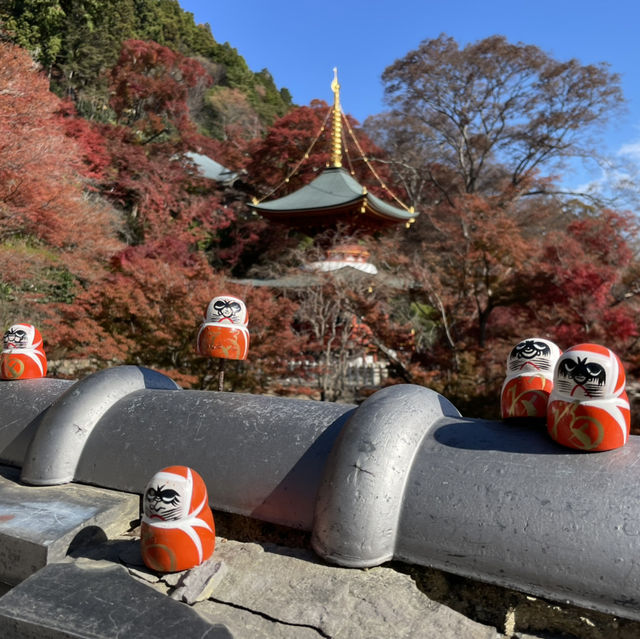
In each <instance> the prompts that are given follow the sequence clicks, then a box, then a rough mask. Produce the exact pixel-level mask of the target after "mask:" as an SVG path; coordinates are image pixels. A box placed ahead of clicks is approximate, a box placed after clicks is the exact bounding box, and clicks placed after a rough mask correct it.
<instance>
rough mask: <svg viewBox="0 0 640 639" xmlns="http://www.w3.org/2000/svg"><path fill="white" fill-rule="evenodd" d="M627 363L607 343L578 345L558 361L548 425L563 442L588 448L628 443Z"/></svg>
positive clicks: (548, 413) (556, 439)
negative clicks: (624, 363)
mask: <svg viewBox="0 0 640 639" xmlns="http://www.w3.org/2000/svg"><path fill="white" fill-rule="evenodd" d="M625 382H626V378H625V374H624V368H623V367H622V362H621V361H620V359H619V358H618V356H617V355H616V354H615V353H614V352H613V351H611V350H609V349H608V348H605V347H604V346H599V345H597V344H578V345H576V346H572V347H571V348H570V349H569V350H567V351H565V352H564V353H563V354H562V356H561V357H560V359H559V360H558V363H557V364H556V369H555V374H554V382H553V391H552V393H551V397H550V398H549V407H548V410H547V428H548V430H549V434H550V435H551V437H552V438H553V439H554V440H555V441H557V442H558V443H559V444H562V445H564V446H569V447H570V448H577V449H579V450H584V451H601V450H611V449H613V448H620V447H621V446H624V445H625V444H626V442H627V439H628V437H629V429H630V421H631V420H630V411H629V399H628V397H627V393H626V391H625Z"/></svg>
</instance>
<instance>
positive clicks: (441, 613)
mask: <svg viewBox="0 0 640 639" xmlns="http://www.w3.org/2000/svg"><path fill="white" fill-rule="evenodd" d="M215 556H216V558H217V560H219V561H220V560H221V561H224V563H225V564H227V566H228V569H227V573H226V575H225V577H224V579H222V581H221V582H220V583H219V584H218V586H217V588H216V589H215V591H214V592H213V594H212V595H211V600H210V601H206V602H202V603H200V604H197V605H196V610H197V611H198V612H199V613H200V614H201V615H202V616H204V617H205V618H209V619H211V620H213V619H216V620H217V622H218V623H224V624H225V625H226V626H227V627H228V628H229V630H230V631H231V632H232V633H233V634H234V636H237V637H264V638H265V639H266V638H267V637H268V638H276V639H279V638H281V637H282V638H285V637H302V638H305V637H316V638H317V637H336V638H344V639H347V638H351V637H353V638H354V639H355V638H356V637H357V638H360V637H384V636H387V637H417V636H434V637H442V638H443V639H446V638H448V637H451V638H452V639H453V638H454V637H455V638H459V637H465V638H468V639H476V638H477V639H493V638H494V637H496V630H495V628H492V627H488V626H484V625H482V624H479V623H476V622H474V621H472V620H470V619H467V618H466V617H464V616H463V615H461V614H460V613H458V612H456V611H454V610H451V609H450V608H447V607H446V606H444V605H442V604H440V603H437V602H435V601H433V600H431V599H429V598H428V597H427V596H426V595H424V594H423V593H421V592H420V591H419V590H418V588H417V586H416V584H415V582H414V581H413V579H411V577H409V576H408V575H406V574H402V573H399V572H396V571H394V570H392V569H390V568H386V567H377V568H372V569H369V570H354V569H348V568H339V567H336V566H328V565H326V564H323V563H321V562H319V561H318V559H317V558H316V556H315V555H314V554H313V553H311V552H310V551H307V550H304V549H292V548H284V547H281V546H276V545H273V544H263V545H259V544H252V543H238V542H234V541H225V542H224V543H220V544H219V545H218V546H216V551H215ZM425 632H426V635H425Z"/></svg>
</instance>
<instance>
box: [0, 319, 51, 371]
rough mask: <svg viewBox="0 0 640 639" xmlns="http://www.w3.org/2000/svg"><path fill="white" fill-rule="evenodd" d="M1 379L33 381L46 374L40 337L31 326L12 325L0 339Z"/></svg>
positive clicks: (45, 362)
mask: <svg viewBox="0 0 640 639" xmlns="http://www.w3.org/2000/svg"><path fill="white" fill-rule="evenodd" d="M2 342H3V346H2V353H1V354H0V360H1V362H0V378H1V379H33V378H37V377H44V376H45V375H46V374H47V357H46V355H45V354H44V349H43V347H42V335H40V331H39V330H38V329H37V328H36V327H35V326H33V325H32V324H14V325H13V326H11V327H10V328H9V329H8V330H7V332H6V333H5V334H4V337H3V338H2Z"/></svg>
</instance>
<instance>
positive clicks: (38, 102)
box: [0, 42, 120, 340]
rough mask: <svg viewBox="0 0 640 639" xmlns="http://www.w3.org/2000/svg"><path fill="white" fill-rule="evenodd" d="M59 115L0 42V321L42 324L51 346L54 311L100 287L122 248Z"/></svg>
mask: <svg viewBox="0 0 640 639" xmlns="http://www.w3.org/2000/svg"><path fill="white" fill-rule="evenodd" d="M64 113H65V109H64V106H63V105H62V103H61V101H60V100H59V99H58V98H57V97H56V96H54V95H53V94H52V93H50V92H49V89H48V81H47V78H46V77H45V76H44V75H43V74H42V73H41V71H40V70H39V69H38V67H37V66H36V65H35V63H34V62H33V60H32V59H31V57H30V56H29V54H28V53H27V52H26V51H24V50H23V49H20V48H18V47H16V46H13V45H11V44H8V43H6V42H0V264H1V267H2V273H3V278H2V279H3V285H2V302H3V304H2V319H3V322H4V323H5V324H6V323H7V322H9V321H26V320H28V319H31V320H32V321H33V322H35V323H39V322H42V321H45V320H46V322H47V323H46V326H43V327H42V328H43V331H42V332H43V334H44V335H45V339H48V340H52V339H53V336H52V334H53V333H54V332H55V331H56V330H57V327H58V326H59V322H60V318H59V316H57V314H56V312H55V308H56V305H57V304H59V303H63V302H66V303H71V302H73V300H74V298H75V295H76V293H77V292H78V291H79V290H81V289H82V288H83V287H86V286H90V285H91V283H92V282H94V281H96V280H97V279H99V278H100V276H101V272H102V269H103V268H104V266H105V264H106V261H107V260H108V259H109V257H110V255H111V254H113V252H114V251H117V250H118V249H119V247H120V242H119V241H118V239H117V237H116V234H117V231H118V228H119V220H118V218H117V216H116V215H115V213H114V211H113V210H112V209H111V208H110V207H109V206H108V205H107V204H106V203H105V202H103V201H99V200H98V199H97V198H95V197H92V196H90V195H88V194H87V192H86V191H85V188H84V182H83V180H82V179H81V174H82V173H83V171H84V168H85V167H84V165H83V163H82V161H81V156H82V150H81V146H79V144H78V142H77V140H75V139H73V137H70V136H69V135H67V128H66V123H65V118H66V115H64ZM45 329H46V330H45Z"/></svg>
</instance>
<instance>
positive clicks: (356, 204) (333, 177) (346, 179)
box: [249, 69, 416, 231]
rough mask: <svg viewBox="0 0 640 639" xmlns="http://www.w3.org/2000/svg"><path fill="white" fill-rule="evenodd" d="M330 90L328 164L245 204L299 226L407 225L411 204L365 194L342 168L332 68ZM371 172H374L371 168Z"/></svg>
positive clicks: (375, 227) (339, 120) (274, 219)
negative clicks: (298, 183) (295, 184)
mask: <svg viewBox="0 0 640 639" xmlns="http://www.w3.org/2000/svg"><path fill="white" fill-rule="evenodd" d="M331 89H332V91H333V95H334V104H333V108H332V109H333V114H332V115H333V128H332V157H331V166H330V167H328V168H326V169H325V170H324V171H322V173H321V174H320V175H319V176H318V177H317V178H316V179H315V180H313V181H312V182H310V183H309V184H307V185H306V186H303V187H302V188H300V189H298V190H297V191H294V192H293V193H290V194H288V195H285V196H284V197H281V198H278V199H275V200H269V201H267V202H262V201H258V200H254V202H253V203H252V204H249V206H250V207H251V208H252V209H253V210H254V211H256V212H257V213H259V214H260V215H261V216H263V217H265V218H266V219H268V220H270V221H272V222H279V223H282V224H285V225H287V226H291V227H296V228H300V229H319V228H327V227H335V226H337V225H338V224H343V225H345V226H347V227H349V228H351V229H357V230H366V231H376V230H380V229H383V228H386V227H390V226H394V225H396V224H401V223H404V224H405V225H406V226H407V227H408V226H410V225H411V224H412V223H413V222H414V221H415V216H416V213H415V212H414V211H413V208H412V207H404V205H403V208H399V207H397V206H393V205H391V204H388V203H387V202H384V201H383V200H381V199H380V198H378V197H376V196H375V195H372V194H371V193H369V192H368V191H367V188H366V187H364V186H362V185H360V184H359V183H358V182H357V181H356V180H355V179H354V178H353V177H352V176H351V175H350V174H349V172H348V171H346V170H345V169H344V168H343V166H342V119H343V115H342V109H341V106H340V85H339V84H338V76H337V70H336V69H334V79H333V82H332V83H331ZM347 124H348V122H347ZM365 161H367V160H366V158H365ZM367 164H368V162H367ZM370 168H371V167H370ZM372 171H373V169H372ZM373 173H374V175H376V174H375V171H373ZM376 177H377V176H376ZM383 186H384V185H383ZM385 188H386V187H385Z"/></svg>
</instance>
